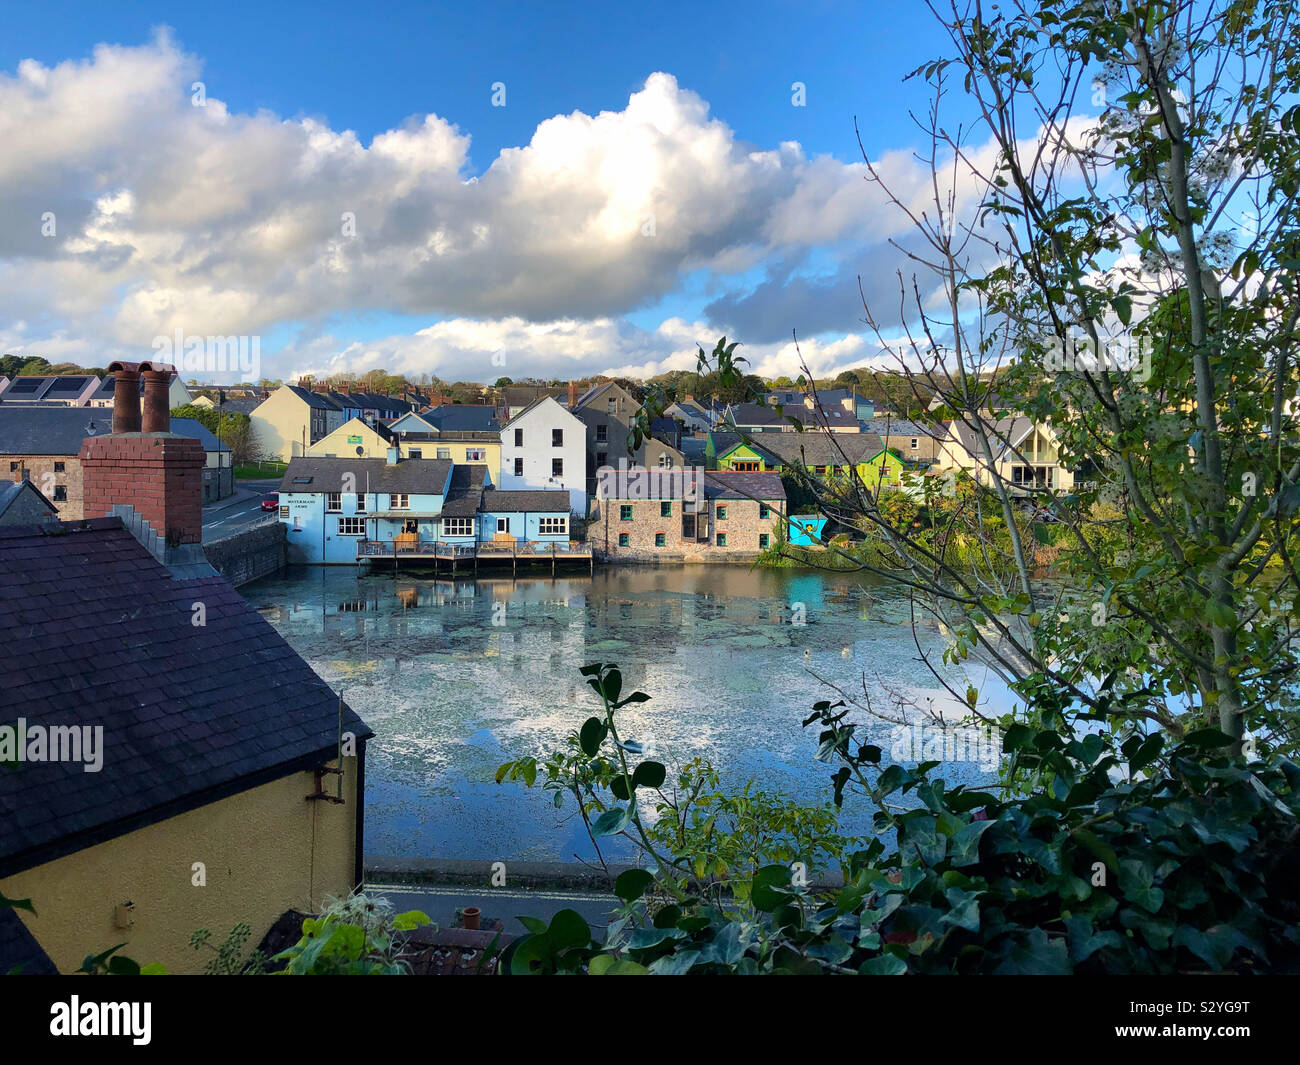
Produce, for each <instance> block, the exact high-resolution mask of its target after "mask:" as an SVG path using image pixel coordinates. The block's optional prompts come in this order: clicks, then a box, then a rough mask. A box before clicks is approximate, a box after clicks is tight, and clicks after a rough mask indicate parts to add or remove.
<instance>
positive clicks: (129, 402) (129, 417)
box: [108, 362, 140, 433]
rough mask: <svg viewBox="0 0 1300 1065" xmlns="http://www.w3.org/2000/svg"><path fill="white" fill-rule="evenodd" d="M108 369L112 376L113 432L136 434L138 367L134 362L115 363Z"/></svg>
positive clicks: (138, 413)
mask: <svg viewBox="0 0 1300 1065" xmlns="http://www.w3.org/2000/svg"><path fill="white" fill-rule="evenodd" d="M108 369H109V371H110V372H111V373H112V374H113V432H115V433H138V432H139V431H140V365H139V363H134V362H115V363H112V364H111V365H110V366H109V368H108Z"/></svg>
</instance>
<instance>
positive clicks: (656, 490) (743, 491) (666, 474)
mask: <svg viewBox="0 0 1300 1065" xmlns="http://www.w3.org/2000/svg"><path fill="white" fill-rule="evenodd" d="M632 473H635V474H636V475H637V476H638V481H637V482H636V483H635V490H633V485H632V482H631V480H630V476H631V474H632ZM703 477H704V498H705V499H770V500H778V499H784V498H785V487H784V486H783V485H782V484H781V475H780V474H779V473H736V472H733V471H730V470H709V471H708V472H706V473H704V474H703ZM696 482H697V476H696V475H695V474H693V473H691V472H690V471H689V470H685V471H683V470H680V469H677V470H659V469H646V468H644V467H642V468H640V469H637V470H635V471H628V472H627V473H626V474H625V475H624V476H623V477H620V478H619V479H618V480H617V481H616V482H615V485H614V487H615V488H616V489H618V490H619V491H627V495H610V496H605V495H603V494H602V496H601V498H605V499H610V500H613V501H620V500H627V499H681V498H683V497H684V496H685V495H687V494H692V495H693V494H695V492H696V491H697V489H695V488H694V487H693V486H694V485H695V484H696ZM598 490H600V486H599V485H598ZM484 509H486V506H485V508H484Z"/></svg>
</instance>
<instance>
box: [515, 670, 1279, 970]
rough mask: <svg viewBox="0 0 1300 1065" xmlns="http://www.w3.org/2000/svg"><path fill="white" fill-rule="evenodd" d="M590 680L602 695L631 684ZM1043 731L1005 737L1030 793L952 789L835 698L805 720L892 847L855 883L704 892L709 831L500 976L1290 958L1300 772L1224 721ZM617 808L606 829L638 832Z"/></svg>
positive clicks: (761, 872) (799, 882) (792, 876)
mask: <svg viewBox="0 0 1300 1065" xmlns="http://www.w3.org/2000/svg"><path fill="white" fill-rule="evenodd" d="M583 672H584V674H585V675H587V676H588V677H589V678H597V679H600V680H602V681H603V679H604V678H608V677H609V676H610V675H611V674H612V673H614V672H616V671H615V669H614V667H612V666H587V667H585V668H584V670H583ZM593 687H596V685H593ZM612 687H613V694H614V695H615V696H616V695H617V685H614V686H612ZM598 690H601V691H602V692H604V693H605V694H608V691H607V689H606V688H605V686H604V684H603V683H602V685H601V687H600V688H599V689H598ZM608 716H609V718H610V721H609V729H608V731H607V732H602V731H601V730H599V729H597V728H596V727H595V726H592V725H591V722H592V721H597V722H599V719H596V718H592V719H590V720H589V721H588V723H587V725H586V726H584V729H583V732H585V733H586V739H585V742H584V741H583V738H582V736H581V735H579V736H578V737H577V741H578V743H579V744H580V745H581V746H582V750H583V753H584V754H585V755H586V756H587V757H589V758H595V757H596V756H597V755H598V753H599V750H600V746H601V744H602V743H603V742H604V740H605V738H606V736H607V735H608V734H609V733H610V732H613V721H612V718H613V711H611V712H610V713H609V715H608ZM1043 717H1044V718H1045V721H1044V723H1042V724H1039V725H1027V724H1023V723H1022V724H1016V725H1014V726H1012V727H1011V728H1010V729H1008V730H1007V732H1006V735H1005V738H1004V749H1005V751H1006V752H1007V753H1008V754H1009V755H1010V758H1011V761H1012V762H1013V767H1012V768H1013V775H1014V776H1016V777H1017V778H1018V779H1019V780H1020V781H1021V782H1022V784H1023V791H1022V793H1021V794H1020V795H1018V796H1015V797H1012V798H1009V799H1000V798H998V797H997V796H995V795H994V794H992V793H990V792H984V791H977V790H970V789H967V788H965V787H962V786H958V787H954V788H951V789H949V788H947V787H946V785H945V782H944V781H943V780H942V779H938V778H935V777H934V776H933V771H934V769H935V767H936V765H937V763H934V762H927V763H922V764H920V765H918V766H916V767H915V768H908V767H906V766H903V765H899V764H883V752H882V751H881V749H880V748H879V747H876V746H873V745H871V744H869V743H863V742H860V741H859V739H858V737H857V728H858V727H857V726H856V725H855V724H854V723H852V722H851V721H849V720H848V711H847V709H846V708H844V704H843V703H830V702H821V703H818V704H817V706H816V707H814V710H813V713H812V714H811V715H810V716H809V717H808V718H807V719H806V720H805V726H816V727H817V729H818V734H817V738H818V742H819V751H820V753H822V754H823V756H829V757H831V758H832V759H833V760H835V761H837V762H838V763H839V767H838V768H837V769H836V771H835V773H834V775H833V777H832V783H833V785H834V789H835V797H836V801H837V803H842V802H843V801H845V799H846V798H848V797H854V796H857V797H863V798H865V799H867V800H868V801H870V802H871V804H872V806H873V809H874V819H873V820H874V826H875V829H876V832H877V835H876V836H875V837H873V838H870V839H869V840H863V841H858V843H859V844H860V849H857V850H854V851H853V852H852V853H850V854H848V856H847V860H846V864H847V870H846V872H847V876H846V878H845V883H844V886H843V887H841V888H839V889H836V890H827V889H820V890H819V889H817V888H815V887H813V886H812V885H811V884H810V883H809V882H808V881H807V880H806V879H805V878H802V877H800V876H798V875H796V872H795V871H794V870H792V867H791V865H790V864H786V863H785V862H781V863H776V862H772V863H769V864H764V865H762V866H760V867H758V868H757V869H753V868H750V867H749V866H748V865H747V863H744V862H740V863H733V864H730V865H728V864H726V863H724V865H723V867H722V868H716V867H715V868H714V869H713V870H712V871H713V872H721V873H722V874H723V875H722V876H721V877H719V879H718V880H717V881H716V882H714V883H713V884H712V885H710V886H709V888H708V890H703V891H702V890H700V888H701V885H700V884H699V883H698V881H696V882H692V881H690V880H689V879H682V878H681V877H680V876H679V875H678V868H677V867H678V864H679V862H680V861H682V860H683V859H684V860H686V861H691V860H692V858H699V857H701V856H705V855H707V854H708V848H707V845H706V844H707V840H708V838H709V837H708V835H707V834H705V836H704V837H703V838H701V837H700V836H699V835H698V834H687V835H685V836H682V837H680V842H681V843H682V844H684V845H685V846H686V847H687V849H688V850H690V851H692V852H693V854H692V856H691V858H686V857H685V856H683V858H679V859H673V860H667V859H664V858H663V857H662V856H660V855H655V858H656V861H657V862H658V863H659V864H658V868H657V870H656V871H655V872H651V871H650V870H643V869H636V870H632V871H631V872H628V873H624V874H623V875H622V876H620V877H619V878H618V880H617V882H616V884H615V892H616V894H617V895H618V896H619V898H620V899H621V900H623V902H624V906H623V907H622V909H621V910H620V911H619V913H618V916H617V919H616V920H615V921H614V922H613V923H612V924H611V926H610V927H609V929H608V931H607V933H606V936H605V938H604V939H603V941H597V940H596V939H595V938H594V936H593V934H592V932H591V929H590V928H589V927H588V926H587V924H586V922H585V921H583V920H582V918H581V917H579V916H578V915H577V914H574V913H572V912H571V911H565V912H564V913H562V914H557V915H556V917H555V918H554V919H553V920H552V922H551V923H550V924H549V925H547V924H546V923H545V922H542V921H538V920H535V919H532V918H529V919H525V921H524V923H525V925H526V927H527V928H528V929H529V931H528V934H527V935H525V936H523V937H521V938H520V939H518V940H516V941H515V943H513V944H512V945H511V947H510V948H509V949H508V951H507V952H506V953H505V955H503V961H502V964H503V969H504V971H506V972H510V973H514V974H529V973H541V972H583V971H585V972H588V973H591V974H616V973H641V972H648V973H659V974H677V973H685V972H731V973H778V972H785V973H803V972H806V973H813V972H835V973H861V974H889V975H899V974H903V973H997V974H1014V973H1022V974H1024V973H1034V974H1049V973H1071V972H1073V973H1094V974H1095V973H1170V972H1180V971H1181V972H1188V971H1192V972H1218V971H1225V970H1232V971H1239V972H1247V971H1266V970H1269V969H1271V968H1272V967H1274V966H1276V965H1279V964H1294V962H1295V960H1296V959H1297V958H1298V957H1300V892H1297V890H1296V887H1295V885H1296V883H1297V873H1300V858H1297V850H1296V846H1295V844H1296V840H1297V837H1300V821H1298V818H1300V767H1297V766H1295V765H1294V764H1293V763H1291V762H1290V761H1287V760H1285V759H1278V760H1275V761H1274V762H1273V763H1272V764H1269V765H1264V764H1260V763H1256V764H1253V765H1243V764H1241V763H1240V762H1237V761H1233V760H1232V759H1231V758H1230V757H1228V755H1227V753H1226V752H1227V751H1228V750H1229V749H1230V744H1231V739H1230V737H1228V736H1226V735H1225V734H1222V733H1219V732H1217V731H1216V730H1213V729H1202V730H1200V731H1197V732H1193V733H1192V734H1190V735H1188V736H1186V737H1185V739H1184V740H1183V742H1181V743H1178V744H1176V745H1174V746H1172V747H1168V748H1167V747H1166V742H1165V740H1164V738H1163V737H1162V736H1161V735H1159V734H1151V735H1144V734H1141V733H1136V732H1135V733H1133V734H1131V735H1128V736H1127V737H1125V738H1122V739H1120V738H1118V737H1116V736H1115V735H1113V734H1111V733H1108V732H1105V731H1104V730H1103V731H1096V730H1094V731H1087V732H1081V733H1078V734H1076V733H1074V731H1073V726H1072V725H1071V724H1070V723H1069V722H1066V721H1064V720H1062V719H1061V718H1060V715H1059V713H1058V714H1052V713H1050V712H1049V713H1046V714H1044V715H1043ZM642 764H643V765H644V764H647V763H642ZM516 765H517V763H516ZM503 768H504V769H505V773H504V774H503V775H504V776H509V775H510V774H511V769H510V767H503ZM638 768H639V767H638ZM655 775H656V776H657V774H655ZM630 776H631V779H633V780H635V778H636V773H635V772H633V773H632V774H630ZM612 779H623V780H626V779H627V775H624V776H623V777H618V776H615V777H614V778H612ZM741 798H743V796H742V797H741ZM633 805H635V804H633ZM612 809H614V810H618V811H619V812H618V813H617V815H616V816H615V817H612V818H610V817H607V816H606V815H602V818H601V819H600V820H598V821H597V822H596V824H597V825H601V824H602V823H603V824H604V828H605V829H608V828H609V826H610V825H612V824H613V822H614V821H615V820H617V821H618V822H620V823H623V822H624V819H625V816H630V818H631V819H632V820H631V821H629V822H628V823H634V822H635V819H636V815H635V813H632V814H630V815H627V814H626V808H620V807H613V808H612ZM624 827H626V824H624ZM593 834H599V830H598V829H597V828H596V827H595V826H593ZM647 838H648V834H647ZM707 866H708V863H707V859H706V860H705V861H704V862H703V863H701V865H700V866H699V867H696V868H695V870H694V871H696V872H699V871H700V870H701V869H703V870H704V871H709V870H708V868H707ZM726 889H729V890H726Z"/></svg>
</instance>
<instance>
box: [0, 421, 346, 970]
mask: <svg viewBox="0 0 1300 1065" xmlns="http://www.w3.org/2000/svg"><path fill="white" fill-rule="evenodd" d="M108 439H111V437H110V438H108ZM136 439H137V440H138V439H139V434H136ZM165 462H166V457H165V456H164V462H163V463H162V464H160V466H161V465H163V464H165ZM162 476H163V474H162V473H161V472H160V473H159V474H158V477H159V479H161V477H162ZM138 487H139V488H140V489H143V488H144V487H145V485H144V483H143V481H142V482H141V483H140V484H139V485H138ZM193 510H194V513H195V514H196V515H197V514H198V513H199V508H198V507H197V506H195V507H194V508H193ZM144 528H145V529H146V530H147V529H148V526H147V525H146V526H144ZM148 540H149V538H148V537H146V541H148ZM152 543H153V549H152V551H151V549H149V548H147V547H146V546H145V543H142V542H141V541H139V540H137V538H136V534H135V533H134V532H133V531H132V529H130V528H128V527H126V526H124V524H123V520H122V518H120V517H118V516H113V517H100V518H90V519H87V520H86V521H82V522H75V523H73V522H67V523H63V524H61V525H55V526H45V527H35V526H9V527H2V528H0V573H9V574H14V575H17V579H16V580H12V581H9V582H8V583H5V579H4V578H3V577H0V583H5V587H4V588H3V590H2V591H0V595H4V596H12V598H13V601H14V603H15V604H16V605H17V606H18V607H19V608H20V611H21V612H20V611H18V610H15V611H7V612H0V642H3V644H4V646H6V647H15V646H17V643H16V641H22V642H23V644H24V646H25V648H26V652H25V653H24V654H21V655H9V656H4V657H0V690H4V691H6V692H9V693H11V694H12V695H13V698H11V699H6V700H4V705H3V707H0V760H3V761H6V762H9V763H10V764H9V765H7V766H5V767H3V768H0V826H3V827H0V894H3V895H4V896H5V897H6V898H8V899H11V900H30V907H31V909H30V910H29V909H19V908H11V907H9V906H6V905H0V973H8V972H10V971H12V970H14V969H18V971H19V972H23V973H42V972H44V973H53V972H60V973H71V972H75V971H76V970H77V969H78V968H79V967H80V966H81V964H82V962H83V960H84V959H85V958H86V956H87V955H93V954H100V953H102V952H104V951H107V950H109V949H110V948H112V947H114V946H116V945H118V944H123V946H122V947H121V950H120V951H119V954H120V955H122V956H124V957H127V958H130V959H132V960H133V961H135V962H137V963H139V964H141V965H147V964H161V965H162V966H163V967H165V968H166V970H167V971H168V972H169V973H197V972H201V971H202V969H203V966H204V965H205V964H206V963H207V962H208V961H209V960H210V959H211V958H212V957H213V956H214V955H213V954H212V953H211V951H209V950H206V949H205V950H202V951H197V950H195V949H194V948H193V947H191V946H190V936H191V935H192V934H193V933H194V932H196V931H197V930H199V929H201V928H206V929H209V930H210V931H211V933H212V941H213V943H214V944H215V945H219V944H220V943H221V942H223V941H224V940H225V938H226V936H227V935H228V934H229V932H230V931H231V930H232V929H233V928H234V927H235V926H236V925H238V924H240V923H246V924H247V925H248V926H249V927H250V929H251V931H252V938H251V942H250V944H249V946H250V947H251V946H255V945H256V944H257V943H258V942H259V941H260V940H261V939H262V937H263V936H264V935H265V934H266V932H267V931H268V930H269V929H270V928H271V926H272V925H273V924H275V922H276V921H277V920H278V919H279V918H280V917H281V916H283V915H284V914H285V913H286V912H287V911H289V910H298V911H302V912H308V913H310V912H319V910H320V907H321V906H322V904H323V902H324V900H325V897H326V896H327V895H346V894H347V893H348V892H349V891H350V890H351V889H352V888H353V887H355V886H357V885H358V884H359V883H360V881H361V876H362V860H361V859H362V843H363V826H364V795H365V786H364V766H365V753H366V739H367V738H368V737H369V736H370V735H371V732H370V730H369V729H367V728H366V726H365V723H364V722H362V721H361V720H360V719H359V718H358V717H357V716H356V714H354V713H353V712H352V711H351V710H350V709H349V708H348V707H347V706H346V705H345V704H343V703H341V701H340V699H339V697H338V695H336V694H335V693H334V692H333V691H331V690H330V688H329V686H328V685H326V684H325V682H324V681H322V680H321V679H320V678H319V677H317V676H316V674H315V673H314V672H313V671H312V669H311V667H310V666H308V665H307V663H306V662H305V661H304V660H303V659H302V658H301V657H300V656H299V655H298V653H297V652H296V651H294V650H293V648H291V647H290V646H289V645H288V644H287V643H286V642H285V641H284V639H283V638H282V637H281V636H280V635H279V634H278V633H277V632H276V631H275V629H274V628H273V627H272V626H271V624H270V623H269V622H267V621H266V620H265V619H264V618H262V617H261V616H260V615H259V614H258V613H257V611H256V610H254V609H253V608H252V607H251V606H250V605H249V604H248V603H247V601H246V600H244V598H243V597H242V596H241V595H240V594H239V593H238V592H237V591H236V590H235V588H234V587H233V586H232V585H231V584H230V583H229V582H227V581H226V580H225V579H224V578H222V577H220V576H219V575H217V574H216V573H215V571H213V570H211V568H210V567H205V566H204V565H203V564H202V563H200V562H198V561H196V559H201V558H202V549H201V548H200V547H199V545H198V544H197V542H194V543H189V544H186V543H183V544H181V545H180V546H179V547H174V546H172V545H169V544H167V543H166V542H162V541H160V539H159V537H157V536H154V537H152ZM187 547H192V548H194V549H195V550H196V551H197V555H195V553H194V552H190V553H188V555H187V554H186V552H185V551H184V549H185V548H187ZM154 552H156V553H157V554H162V555H163V559H160V558H158V557H157V554H155V553H154ZM173 556H174V561H173V562H172V564H166V563H165V561H164V559H166V558H168V557H173ZM205 568H206V570H207V573H208V574H209V575H206V576H205V575H203V572H202V571H203V570H204V569H205ZM127 574H129V580H126V579H124V575H127ZM73 588H80V589H94V590H95V592H96V595H95V598H94V601H93V602H89V601H87V602H84V603H82V604H81V606H80V608H79V609H78V610H76V611H75V612H72V613H71V614H69V612H68V611H67V610H65V609H60V608H59V605H60V604H66V603H67V602H68V596H69V595H70V594H71V593H70V592H69V589H73ZM199 606H201V607H202V609H203V617H204V623H203V624H202V625H200V624H197V623H195V622H194V620H193V619H194V617H196V616H197V614H196V608H198V607H199ZM146 634H147V636H146ZM30 662H40V663H42V666H41V669H39V670H36V671H32V672H30V673H29V672H28V671H27V670H26V669H25V668H24V667H25V666H26V665H27V664H29V663H30ZM56 730H58V731H57V732H56ZM38 737H39V738H38ZM56 737H57V738H56ZM56 748H57V753H56Z"/></svg>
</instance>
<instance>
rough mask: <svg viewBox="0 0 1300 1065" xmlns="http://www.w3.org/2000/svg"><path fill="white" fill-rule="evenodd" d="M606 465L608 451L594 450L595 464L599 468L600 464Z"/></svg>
mask: <svg viewBox="0 0 1300 1065" xmlns="http://www.w3.org/2000/svg"><path fill="white" fill-rule="evenodd" d="M608 465H609V452H607V451H597V452H596V466H597V467H598V468H599V467H601V466H608Z"/></svg>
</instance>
